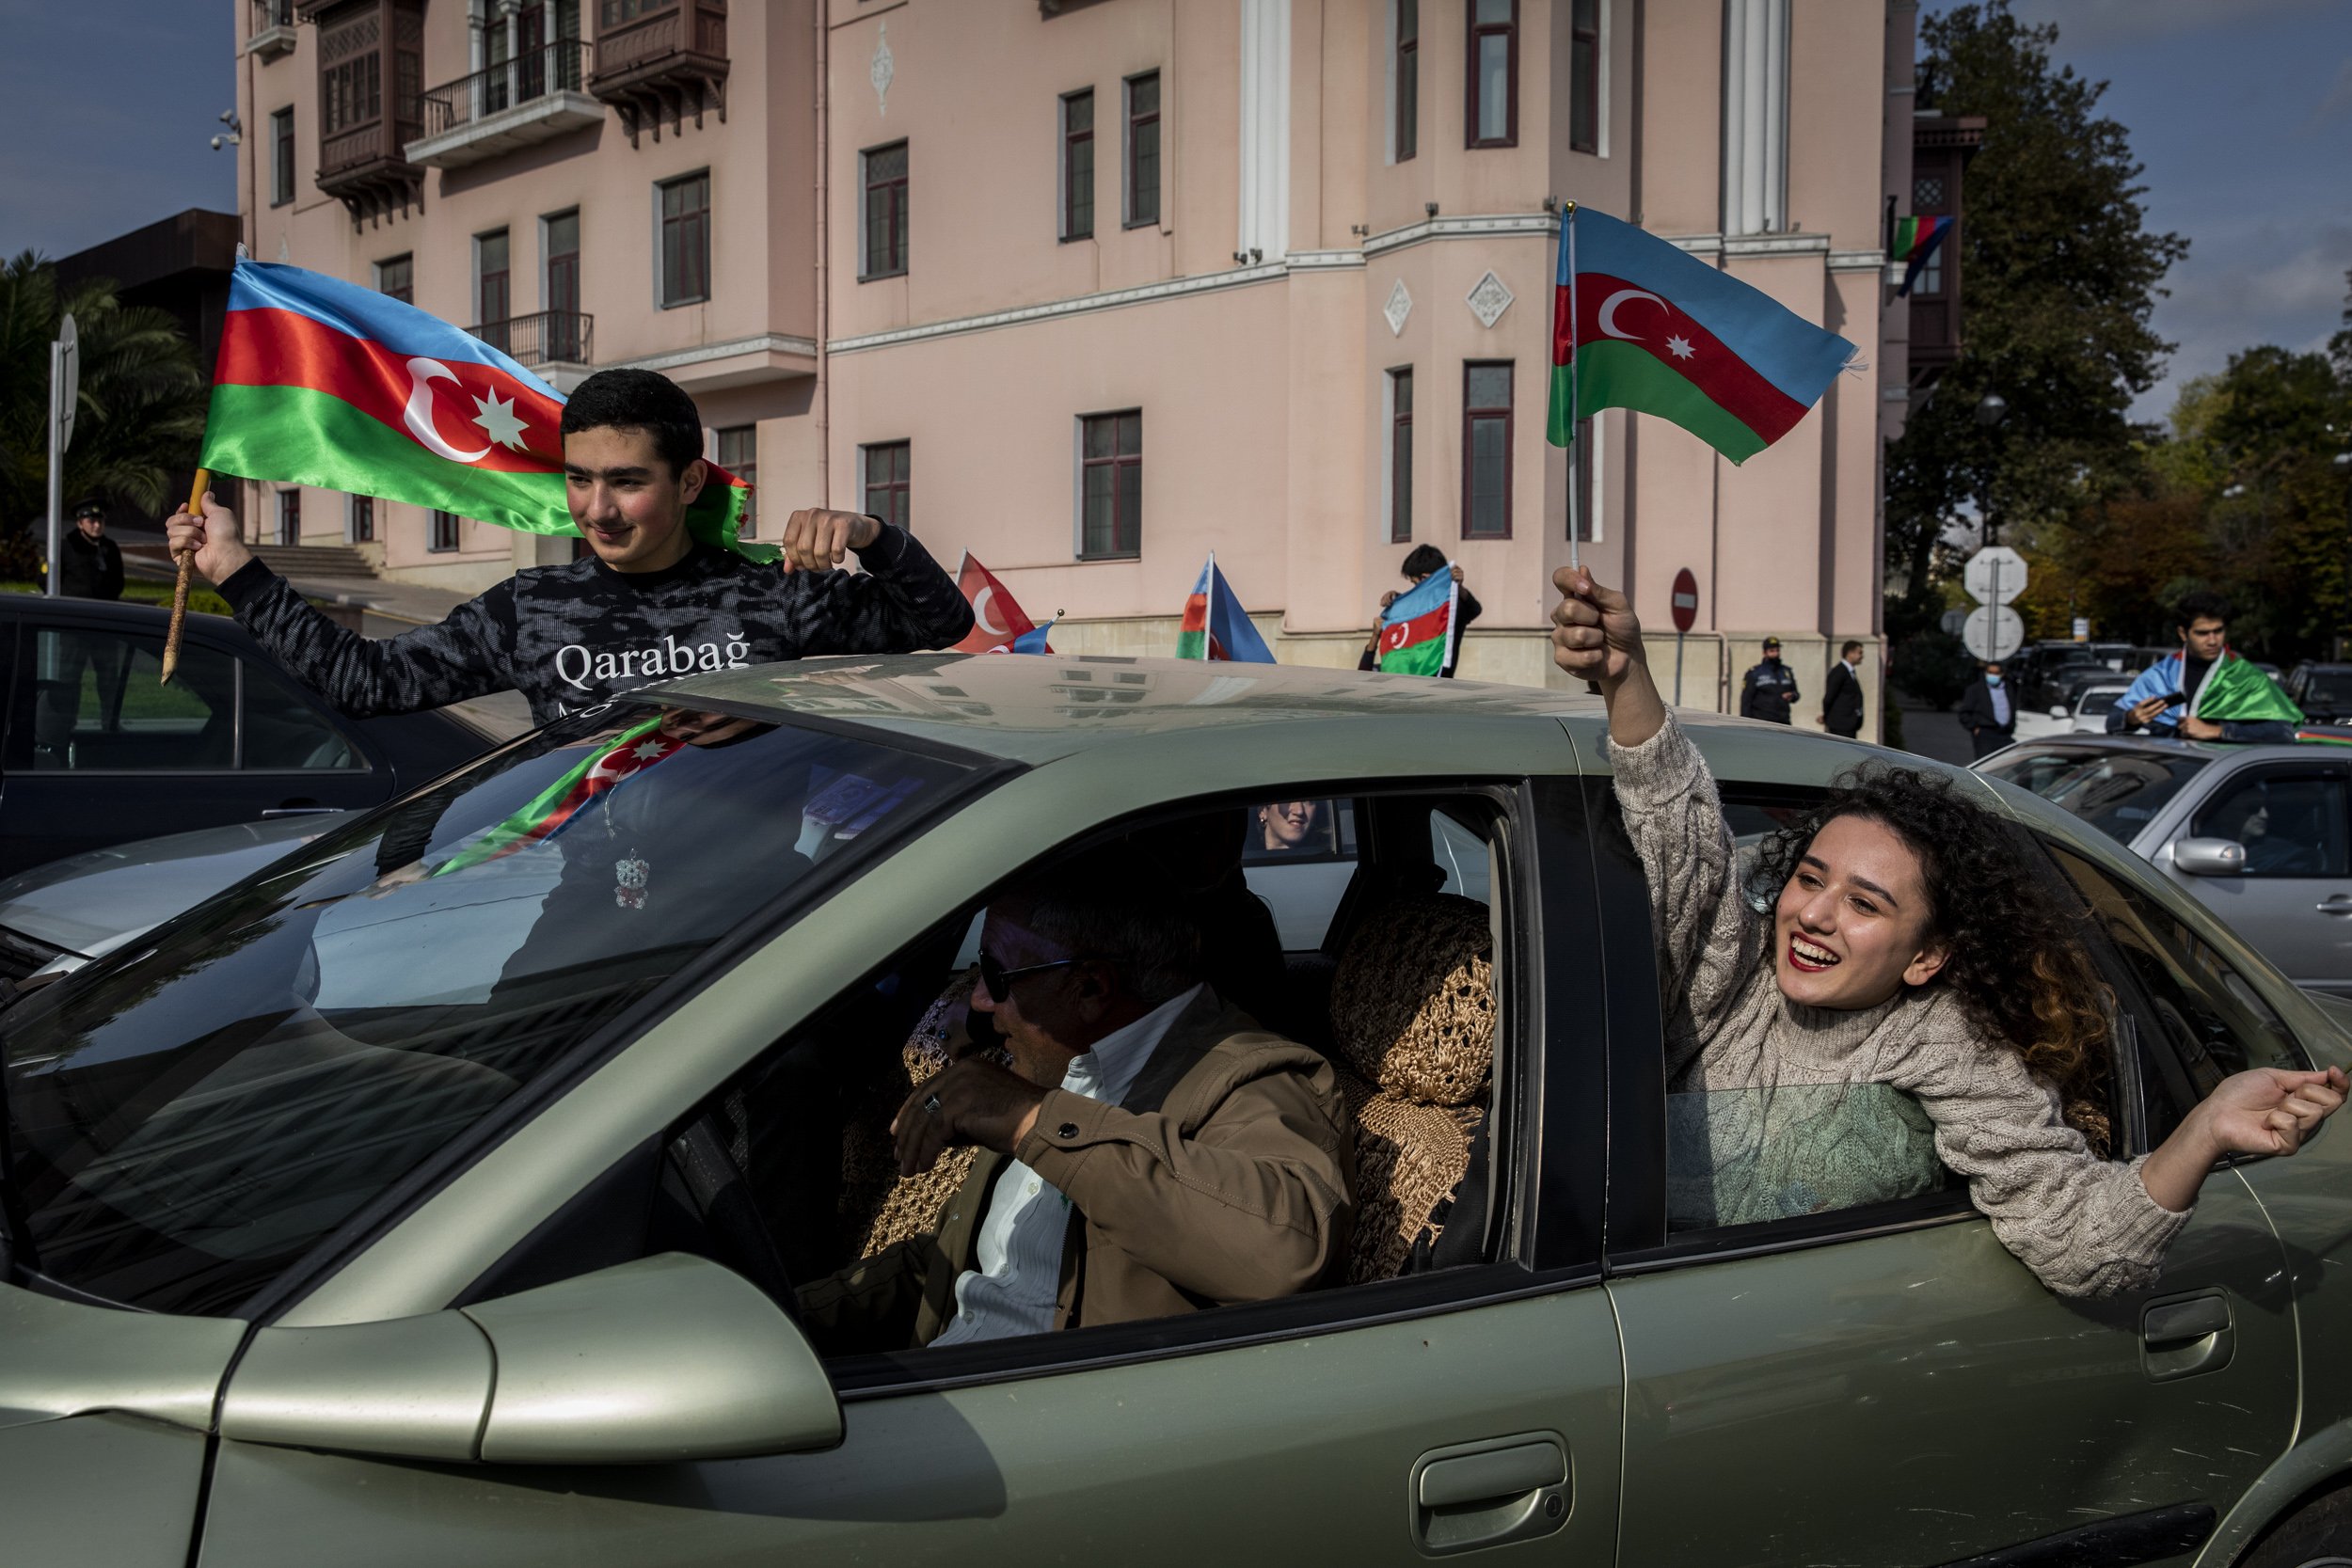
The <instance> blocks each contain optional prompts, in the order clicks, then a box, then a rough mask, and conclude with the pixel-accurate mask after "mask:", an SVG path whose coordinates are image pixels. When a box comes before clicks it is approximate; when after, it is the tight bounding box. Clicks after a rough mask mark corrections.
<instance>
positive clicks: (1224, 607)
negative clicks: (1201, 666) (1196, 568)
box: [1176, 550, 1274, 664]
mask: <svg viewBox="0 0 2352 1568" xmlns="http://www.w3.org/2000/svg"><path fill="white" fill-rule="evenodd" d="M1176 657H1178V658H1222V659H1231V660H1233V661H1234V662H1236V663H1241V664H1271V663H1273V662H1274V650H1273V649H1271V648H1269V647H1267V646H1266V645H1265V639H1264V638H1263V637H1261V636H1259V635H1258V628H1257V627H1256V626H1252V625H1251V624H1250V621H1249V612H1248V610H1244V609H1242V607H1241V604H1240V602H1239V601H1238V600H1236V599H1235V598H1234V597H1233V591H1232V589H1231V588H1228V587H1227V586H1225V574H1224V573H1222V572H1220V571H1218V570H1217V569H1216V551H1215V550H1211V551H1210V552H1209V559H1208V562H1207V564H1205V565H1203V566H1202V567H1201V568H1200V581H1199V582H1196V583H1194V584H1193V585H1192V596H1191V597H1190V598H1188V599H1186V600H1185V601H1184V626H1183V627H1182V628H1181V629H1180V630H1179V631H1178V632H1177V633H1176Z"/></svg>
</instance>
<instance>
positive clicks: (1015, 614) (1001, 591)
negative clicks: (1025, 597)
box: [956, 550, 1037, 654]
mask: <svg viewBox="0 0 2352 1568" xmlns="http://www.w3.org/2000/svg"><path fill="white" fill-rule="evenodd" d="M956 587H957V589H958V590H959V591H960V592H961V594H963V596H964V599H965V600H966V601H967V602H968V603H970V605H971V606H972V632H971V635H970V636H968V637H966V638H965V639H964V640H963V641H961V642H959V643H957V644H956V652H958V653H960V654H984V653H987V652H989V651H990V650H992V649H996V648H1003V647H1005V646H1007V645H1008V644H1010V643H1013V642H1016V641H1019V640H1020V639H1021V638H1023V637H1025V636H1026V635H1028V634H1029V633H1030V632H1032V631H1035V630H1036V629H1037V627H1036V625H1035V623H1033V622H1032V621H1031V620H1030V619H1029V618H1028V616H1027V615H1025V614H1024V613H1023V612H1022V610H1021V607H1020V606H1019V605H1018V604H1015V603H1014V602H1013V597H1012V595H1011V594H1009V593H1007V592H1006V591H1005V585H1004V584H1003V583H1001V582H998V581H997V580H996V575H995V574H994V573H993V572H991V571H990V570H989V569H988V568H987V567H985V566H983V565H981V564H980V563H979V562H977V560H975V559H974V558H973V555H972V552H971V551H970V550H966V551H964V552H963V561H962V562H961V564H960V565H958V566H957V568H956ZM1030 651H1031V650H1029V649H1025V648H1016V649H1014V652H1016V653H1027V652H1030Z"/></svg>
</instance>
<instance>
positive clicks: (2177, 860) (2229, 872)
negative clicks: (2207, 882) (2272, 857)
mask: <svg viewBox="0 0 2352 1568" xmlns="http://www.w3.org/2000/svg"><path fill="white" fill-rule="evenodd" d="M2172 865H2173V869H2175V870H2177V871H2183V872H2185V873H2187V874H2188V875H2189V876H2191V877H2243V876H2244V875H2246V846H2245V845H2243V844H2240V843H2239V842H2238V841H2237V840H2236V839H2233V838H2184V839H2180V840H2178V841H2177V842H2175V843H2174V844H2173V846H2172Z"/></svg>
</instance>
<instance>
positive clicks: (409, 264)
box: [374, 250, 417, 305]
mask: <svg viewBox="0 0 2352 1568" xmlns="http://www.w3.org/2000/svg"><path fill="white" fill-rule="evenodd" d="M393 267H399V268H401V269H402V271H403V272H404V273H405V280H404V281H403V282H402V283H401V286H400V287H399V288H397V289H388V288H386V287H385V286H384V282H385V275H386V274H387V273H388V272H389V271H390V270H391V269H392V268H393ZM374 273H375V292H376V293H379V294H382V295H383V296H384V297H385V298H386V299H396V300H398V301H400V302H401V303H402V304H403V305H414V304H415V303H416V302H417V253H416V252H415V251H413V250H404V251H402V252H401V253H400V254H399V255H397V256H387V257H385V258H384V260H382V261H378V262H376V263H374Z"/></svg>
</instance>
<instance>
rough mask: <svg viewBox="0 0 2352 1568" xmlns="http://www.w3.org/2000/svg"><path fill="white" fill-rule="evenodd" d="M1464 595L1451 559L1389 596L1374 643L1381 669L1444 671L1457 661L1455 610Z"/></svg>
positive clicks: (1408, 672)
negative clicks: (1455, 577) (1456, 579)
mask: <svg viewBox="0 0 2352 1568" xmlns="http://www.w3.org/2000/svg"><path fill="white" fill-rule="evenodd" d="M1461 596H1462V585H1461V584H1460V583H1458V582H1456V581H1454V564H1453V562H1447V563H1446V564H1445V565H1444V566H1442V567H1440V568H1438V570H1437V571H1434V572H1432V573H1430V574H1429V575H1428V576H1427V577H1425V578H1422V579H1421V581H1419V582H1417V583H1415V584H1414V585H1413V586H1412V587H1411V588H1409V589H1407V590H1406V592H1404V593H1402V594H1398V595H1397V596H1396V597H1395V598H1393V599H1391V600H1390V601H1389V608H1388V609H1386V610H1382V611H1381V612H1380V638H1379V641H1378V642H1377V643H1376V644H1375V650H1376V657H1378V659H1379V661H1380V672H1381V673H1383V674H1388V675H1435V674H1439V673H1443V672H1444V671H1445V669H1446V668H1447V667H1448V666H1449V665H1451V664H1452V663H1453V662H1454V629H1455V610H1456V608H1457V607H1458V606H1459V604H1460V603H1461Z"/></svg>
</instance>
